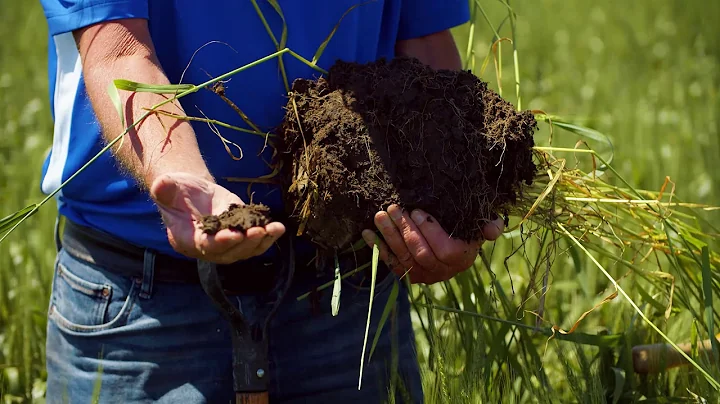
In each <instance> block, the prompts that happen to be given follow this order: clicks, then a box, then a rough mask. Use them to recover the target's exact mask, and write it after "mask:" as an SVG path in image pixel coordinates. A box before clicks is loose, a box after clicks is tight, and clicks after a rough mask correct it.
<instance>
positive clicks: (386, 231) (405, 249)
mask: <svg viewBox="0 0 720 404" xmlns="http://www.w3.org/2000/svg"><path fill="white" fill-rule="evenodd" d="M388 210H389V212H392V213H393V214H398V213H399V214H401V215H402V212H400V211H399V210H398V211H393V210H390V209H388ZM375 226H377V228H378V229H379V230H380V233H381V234H382V236H383V239H384V240H385V243H386V244H387V246H388V247H389V249H390V250H391V251H392V253H393V254H394V255H395V257H396V258H397V260H398V261H399V262H400V264H402V266H403V267H404V268H405V269H408V268H412V267H416V266H418V264H419V263H418V262H417V261H416V259H415V257H414V255H413V253H412V251H411V248H412V246H411V245H409V243H408V242H407V240H406V239H405V236H406V235H405V234H402V233H401V231H400V229H399V228H398V226H397V225H396V224H395V223H394V221H393V220H392V218H391V217H390V214H389V213H388V212H378V213H377V214H376V215H375Z"/></svg>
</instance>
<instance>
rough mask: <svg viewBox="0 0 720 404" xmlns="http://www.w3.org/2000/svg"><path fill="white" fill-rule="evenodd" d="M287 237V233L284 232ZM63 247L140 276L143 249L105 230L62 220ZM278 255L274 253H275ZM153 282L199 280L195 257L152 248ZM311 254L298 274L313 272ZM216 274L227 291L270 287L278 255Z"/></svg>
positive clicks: (247, 291) (278, 263) (249, 291)
mask: <svg viewBox="0 0 720 404" xmlns="http://www.w3.org/2000/svg"><path fill="white" fill-rule="evenodd" d="M285 237H288V236H285ZM62 247H63V249H64V250H65V251H66V252H67V253H68V254H70V255H72V256H73V257H75V258H77V259H79V260H83V261H85V262H88V263H90V264H93V265H97V266H98V267H100V268H103V269H106V270H108V271H110V272H113V273H116V274H119V275H122V276H126V277H131V278H132V277H142V274H143V262H144V260H145V252H146V249H145V248H142V247H139V246H135V245H132V244H129V243H128V242H126V241H124V240H120V239H118V238H117V237H114V236H112V235H110V234H107V233H105V232H102V231H99V230H96V229H92V228H89V227H85V226H81V225H78V224H77V223H73V222H72V221H70V220H65V226H64V230H63V237H62ZM275 255H278V254H275ZM154 259H155V263H154V267H153V280H154V281H155V282H170V283H192V284H200V279H199V277H198V269H197V261H196V260H194V259H186V258H177V257H173V256H169V255H166V254H161V253H157V252H155V254H154ZM311 262H312V258H310V257H304V258H300V257H298V258H296V273H297V274H298V275H299V276H302V275H306V276H307V275H309V274H315V273H316V271H315V269H314V268H313V269H312V270H310V269H309V268H308V267H309V266H311V265H312V264H311ZM217 271H218V275H219V276H220V280H221V282H222V285H223V287H224V288H225V289H226V292H227V293H229V294H254V293H264V292H268V291H270V290H272V288H273V287H274V286H275V285H276V282H277V281H278V277H279V276H281V272H282V260H281V258H280V257H270V258H265V257H254V258H251V259H248V260H243V261H239V262H236V263H234V264H229V265H217Z"/></svg>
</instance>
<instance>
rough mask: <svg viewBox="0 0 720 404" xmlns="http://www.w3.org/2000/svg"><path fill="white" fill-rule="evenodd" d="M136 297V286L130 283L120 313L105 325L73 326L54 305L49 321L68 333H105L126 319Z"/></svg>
mask: <svg viewBox="0 0 720 404" xmlns="http://www.w3.org/2000/svg"><path fill="white" fill-rule="evenodd" d="M136 296H137V284H136V283H134V282H133V283H132V285H131V286H130V291H129V292H128V296H127V298H126V300H125V303H124V304H123V306H122V307H121V308H120V312H119V313H118V314H117V315H116V316H115V317H114V318H113V319H112V320H110V321H108V322H107V323H105V324H100V325H81V324H75V323H73V322H72V321H70V320H69V319H67V318H66V317H65V316H63V315H62V313H60V312H59V311H57V307H56V305H55V304H52V305H51V307H50V319H51V320H54V322H55V325H57V327H58V328H60V329H67V330H69V331H74V332H80V333H84V334H91V333H93V332H96V331H106V330H110V329H114V328H118V327H117V323H120V322H121V321H122V320H123V319H124V318H127V317H128V316H129V314H130V312H131V311H132V309H133V307H134V306H135V300H136Z"/></svg>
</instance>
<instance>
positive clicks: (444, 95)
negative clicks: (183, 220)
mask: <svg viewBox="0 0 720 404" xmlns="http://www.w3.org/2000/svg"><path fill="white" fill-rule="evenodd" d="M536 129H537V123H536V121H535V119H534V117H533V115H532V113H531V112H529V111H524V112H519V111H517V110H516V109H515V108H514V107H513V105H512V104H510V103H509V102H506V101H505V100H503V99H502V98H500V97H499V96H498V95H497V94H496V93H495V92H493V91H492V90H490V89H488V87H487V83H485V82H483V81H481V80H480V79H478V78H477V77H476V76H474V75H473V74H471V73H469V72H465V71H447V70H439V71H435V70H432V69H430V68H429V67H427V66H425V65H423V64H422V63H420V62H419V61H417V60H415V59H411V58H397V59H393V60H391V61H385V60H380V61H378V62H374V63H370V64H364V65H361V64H355V63H346V62H337V63H336V64H335V65H334V66H333V67H332V68H331V69H330V71H329V74H328V75H327V78H320V79H318V80H304V79H298V80H296V81H295V82H294V83H293V87H292V93H291V96H290V99H289V102H288V104H287V108H286V116H285V119H284V122H283V124H282V126H281V128H280V130H279V134H280V135H281V137H282V139H283V141H284V147H283V149H282V150H281V152H282V153H281V156H282V158H283V163H284V164H283V165H284V168H285V169H286V170H287V184H286V191H287V192H286V195H285V198H286V205H287V206H288V208H289V210H290V212H289V214H290V216H291V217H293V218H296V219H297V221H298V223H299V233H306V234H307V235H309V236H310V238H311V239H312V240H313V241H314V242H316V243H317V244H318V245H320V246H321V247H324V248H328V249H334V248H343V247H346V246H347V245H348V244H349V243H350V242H351V241H353V240H357V239H359V237H360V233H361V231H362V230H363V229H366V228H370V229H374V228H375V226H374V224H373V217H374V215H375V213H376V212H377V211H378V210H380V209H385V208H387V207H388V206H389V205H390V204H393V203H396V204H399V205H400V206H402V207H403V208H404V209H408V210H411V209H415V208H420V209H423V210H425V211H426V212H428V213H429V214H430V215H432V216H433V217H435V218H436V219H437V220H438V221H439V222H440V224H441V225H442V226H443V228H445V229H446V230H447V231H448V232H449V233H450V234H451V235H452V236H453V237H456V238H459V239H463V240H466V241H469V240H473V239H478V238H479V237H480V234H481V230H482V227H483V225H484V224H486V223H487V222H488V219H491V218H494V217H496V216H495V214H496V213H502V212H503V211H504V210H505V207H506V206H507V204H512V203H516V201H517V199H518V197H519V196H520V194H521V191H522V189H521V187H522V186H523V183H525V184H527V185H530V184H531V183H532V180H533V178H534V176H535V172H536V167H535V164H534V163H533V161H532V156H533V153H532V147H533V145H534V142H533V135H534V132H535V130H536Z"/></svg>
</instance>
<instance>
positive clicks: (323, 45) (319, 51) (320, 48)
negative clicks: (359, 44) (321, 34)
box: [311, 0, 376, 65]
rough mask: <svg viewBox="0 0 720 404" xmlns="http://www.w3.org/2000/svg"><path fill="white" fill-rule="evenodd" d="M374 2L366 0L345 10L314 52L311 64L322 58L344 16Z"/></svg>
mask: <svg viewBox="0 0 720 404" xmlns="http://www.w3.org/2000/svg"><path fill="white" fill-rule="evenodd" d="M374 1H376V0H368V1H366V2H363V3H358V4H355V5H354V6H352V7H350V8H349V9H347V10H346V11H345V12H344V13H343V15H342V16H341V17H340V20H339V21H338V22H337V24H335V26H334V27H333V29H332V31H330V35H328V36H327V38H325V40H324V41H322V43H321V44H320V46H318V48H317V50H316V51H315V55H314V56H313V58H312V62H311V63H312V64H314V65H316V64H317V62H318V60H320V57H321V56H322V54H323V52H325V48H326V47H327V45H328V43H330V40H331V39H332V37H333V36H334V35H335V32H336V31H337V30H338V28H340V23H341V22H342V20H343V19H344V18H345V16H346V15H348V14H350V12H351V11H353V10H354V9H356V8H357V7H359V6H364V5H365V4H368V3H372V2H374Z"/></svg>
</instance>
